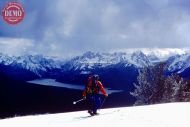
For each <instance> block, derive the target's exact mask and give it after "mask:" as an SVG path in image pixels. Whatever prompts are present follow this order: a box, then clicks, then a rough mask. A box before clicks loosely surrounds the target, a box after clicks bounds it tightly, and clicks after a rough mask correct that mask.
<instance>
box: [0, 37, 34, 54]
mask: <svg viewBox="0 0 190 127" xmlns="http://www.w3.org/2000/svg"><path fill="white" fill-rule="evenodd" d="M31 49H34V43H33V42H32V40H28V39H22V38H20V39H15V38H0V51H1V52H3V53H6V54H9V55H22V54H28V53H29V54H30V53H32V54H33V53H34V51H33V50H31Z"/></svg>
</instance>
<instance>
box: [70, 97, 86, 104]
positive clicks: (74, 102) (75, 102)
mask: <svg viewBox="0 0 190 127" xmlns="http://www.w3.org/2000/svg"><path fill="white" fill-rule="evenodd" d="M84 100H85V98H82V99H80V100H77V101H73V104H74V105H75V104H77V103H78V102H81V101H84Z"/></svg>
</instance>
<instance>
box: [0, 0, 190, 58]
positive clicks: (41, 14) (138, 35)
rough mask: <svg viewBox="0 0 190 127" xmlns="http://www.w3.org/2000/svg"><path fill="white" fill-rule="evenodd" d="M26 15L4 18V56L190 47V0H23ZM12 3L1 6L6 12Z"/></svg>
mask: <svg viewBox="0 0 190 127" xmlns="http://www.w3.org/2000/svg"><path fill="white" fill-rule="evenodd" d="M18 1H19V2H21V3H22V4H23V6H24V9H25V13H26V16H25V18H24V20H23V21H22V22H21V23H20V24H18V25H15V26H12V25H8V24H7V23H5V22H4V21H3V19H2V17H1V19H0V51H1V52H3V53H7V54H16V55H22V54H45V55H56V56H70V55H75V54H78V53H83V52H86V51H89V50H91V51H112V50H117V49H125V48H155V47H156V48H188V47H190V42H189V41H190V36H189V35H190V1H189V0H54V1H52V0H43V1H37V0H18ZM7 2H8V0H1V1H0V9H1V10H2V8H3V6H4V4H5V3H7Z"/></svg>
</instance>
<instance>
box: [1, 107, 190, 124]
mask: <svg viewBox="0 0 190 127" xmlns="http://www.w3.org/2000/svg"><path fill="white" fill-rule="evenodd" d="M189 107H190V103H169V104H158V105H150V106H137V107H126V108H112V109H103V110H101V111H100V113H101V115H98V116H94V117H89V115H88V114H87V112H86V111H80V112H70V113H60V114H45V115H36V116H25V117H15V118H9V119H4V120H0V126H1V127H89V126H90V127H102V126H108V127H189V126H190V123H189V122H188V121H189V114H190V109H189Z"/></svg>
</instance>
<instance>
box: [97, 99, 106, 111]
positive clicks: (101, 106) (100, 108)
mask: <svg viewBox="0 0 190 127" xmlns="http://www.w3.org/2000/svg"><path fill="white" fill-rule="evenodd" d="M106 98H107V97H104V100H103V101H102V104H101V106H100V108H99V110H100V109H101V108H102V106H103V104H104V102H105V100H106Z"/></svg>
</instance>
